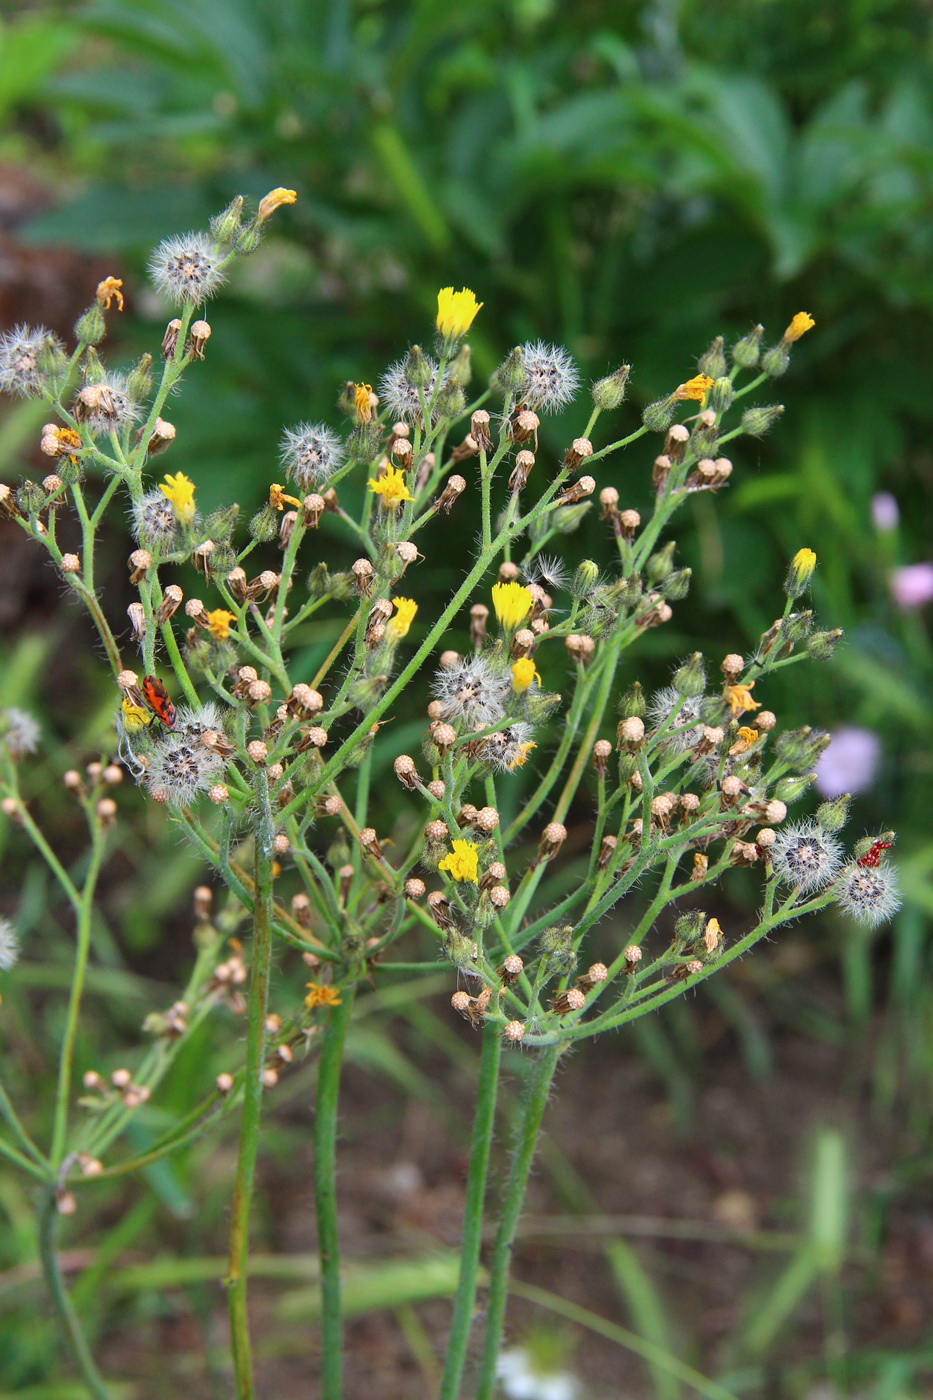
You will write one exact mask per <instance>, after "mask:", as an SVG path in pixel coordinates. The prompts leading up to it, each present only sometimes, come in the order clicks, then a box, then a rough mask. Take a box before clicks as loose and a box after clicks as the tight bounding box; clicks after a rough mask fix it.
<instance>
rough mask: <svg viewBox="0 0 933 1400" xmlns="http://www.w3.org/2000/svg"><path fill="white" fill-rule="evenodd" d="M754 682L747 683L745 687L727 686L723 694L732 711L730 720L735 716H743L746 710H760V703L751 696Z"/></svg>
mask: <svg viewBox="0 0 933 1400" xmlns="http://www.w3.org/2000/svg"><path fill="white" fill-rule="evenodd" d="M754 684H755V682H754V681H749V682H748V684H747V685H727V686H726V688H725V690H724V691H723V694H724V696H725V698H726V699H727V700H728V702H729V708H730V710H731V711H732V718H733V719H735V717H736V715H741V714H744V713H745V711H746V710H760V709H761V701H760V700H755V699H754V698H753V696H752V689H753V687H754Z"/></svg>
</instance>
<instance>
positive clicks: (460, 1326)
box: [438, 1024, 502, 1400]
mask: <svg viewBox="0 0 933 1400" xmlns="http://www.w3.org/2000/svg"><path fill="white" fill-rule="evenodd" d="M501 1049H502V1040H501V1037H500V1035H499V1028H498V1026H495V1025H490V1024H487V1025H486V1026H484V1027H483V1050H482V1055H481V1057H480V1066H479V1086H478V1088H477V1093H476V1115H475V1117H474V1119H473V1137H472V1140H471V1143H470V1167H469V1172H468V1174H467V1188H466V1204H465V1207H464V1212H463V1240H462V1243H461V1246H460V1276H459V1278H458V1280H457V1294H456V1297H455V1298H454V1313H453V1320H452V1322H451V1325H450V1337H449V1339H448V1342H447V1356H446V1358H445V1360H444V1375H443V1378H442V1380H441V1388H440V1392H439V1396H438V1400H457V1397H458V1395H459V1394H460V1382H461V1379H462V1376H463V1365H464V1362H465V1360H466V1354H467V1346H468V1344H469V1340H470V1332H471V1330H472V1327H473V1309H474V1306H475V1303H476V1273H477V1269H478V1268H479V1254H480V1245H481V1243H482V1237H483V1204H484V1202H485V1199H486V1176H487V1173H488V1170H489V1152H490V1148H491V1147H492V1133H493V1125H494V1123H495V1116H496V1090H497V1089H498V1086H499V1059H500V1055H501Z"/></svg>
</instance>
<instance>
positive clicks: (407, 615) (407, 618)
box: [386, 598, 418, 642]
mask: <svg viewBox="0 0 933 1400" xmlns="http://www.w3.org/2000/svg"><path fill="white" fill-rule="evenodd" d="M392 602H393V603H394V604H395V609H396V611H395V616H394V617H390V618H389V621H388V622H387V623H386V631H387V632H388V634H389V636H390V637H391V638H392V640H393V641H396V642H397V641H399V640H400V639H401V638H402V637H406V636H407V635H408V629H409V627H410V626H411V624H412V623H413V622H414V620H415V613H416V612H417V611H418V604H417V603H416V602H415V600H414V598H393V599H392Z"/></svg>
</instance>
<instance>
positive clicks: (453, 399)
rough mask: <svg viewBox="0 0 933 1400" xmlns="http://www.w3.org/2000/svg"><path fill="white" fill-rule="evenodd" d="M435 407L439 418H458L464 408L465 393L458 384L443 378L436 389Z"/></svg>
mask: <svg viewBox="0 0 933 1400" xmlns="http://www.w3.org/2000/svg"><path fill="white" fill-rule="evenodd" d="M436 407H437V412H438V413H439V415H440V416H441V418H459V416H460V414H461V413H462V412H463V410H464V409H465V408H466V394H465V393H464V392H463V389H462V388H461V387H460V385H459V384H455V383H453V382H452V381H451V380H445V382H444V383H443V384H442V385H441V387H440V389H439V390H438V394H437V404H436Z"/></svg>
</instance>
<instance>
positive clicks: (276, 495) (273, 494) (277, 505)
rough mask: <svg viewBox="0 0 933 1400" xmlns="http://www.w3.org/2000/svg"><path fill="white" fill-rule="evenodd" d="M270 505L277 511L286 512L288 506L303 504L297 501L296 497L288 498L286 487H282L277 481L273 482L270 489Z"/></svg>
mask: <svg viewBox="0 0 933 1400" xmlns="http://www.w3.org/2000/svg"><path fill="white" fill-rule="evenodd" d="M269 504H270V506H272V507H273V508H274V509H275V510H284V509H285V507H286V505H289V506H300V505H301V502H300V501H296V499H295V497H294V496H286V494H285V488H284V486H280V485H279V483H278V482H277V481H273V483H272V485H271V486H270V487H269Z"/></svg>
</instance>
